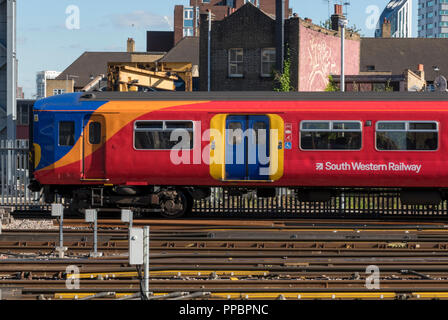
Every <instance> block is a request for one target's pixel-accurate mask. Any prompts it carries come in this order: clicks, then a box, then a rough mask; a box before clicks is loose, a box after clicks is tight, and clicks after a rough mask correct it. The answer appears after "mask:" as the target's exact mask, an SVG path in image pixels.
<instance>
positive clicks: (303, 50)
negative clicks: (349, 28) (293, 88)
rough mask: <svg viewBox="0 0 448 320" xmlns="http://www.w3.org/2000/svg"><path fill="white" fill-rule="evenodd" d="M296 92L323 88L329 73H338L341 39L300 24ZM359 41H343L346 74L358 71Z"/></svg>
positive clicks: (355, 73) (354, 73) (321, 89)
mask: <svg viewBox="0 0 448 320" xmlns="http://www.w3.org/2000/svg"><path fill="white" fill-rule="evenodd" d="M299 32H300V52H299V91H324V90H325V88H326V87H327V84H328V76H329V75H330V74H335V75H339V74H341V38H340V37H334V36H331V35H326V34H323V33H321V32H318V31H314V30H312V29H309V28H307V27H305V26H303V25H302V24H300V31H299ZM360 48H361V46H360V41H358V40H346V41H345V59H344V60H345V74H346V75H357V74H359V63H360Z"/></svg>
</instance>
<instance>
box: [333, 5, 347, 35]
mask: <svg viewBox="0 0 448 320" xmlns="http://www.w3.org/2000/svg"><path fill="white" fill-rule="evenodd" d="M343 18H344V15H343V13H342V5H340V4H335V5H334V14H333V15H332V16H331V29H332V30H334V31H339V20H342V19H343Z"/></svg>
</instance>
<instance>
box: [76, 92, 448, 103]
mask: <svg viewBox="0 0 448 320" xmlns="http://www.w3.org/2000/svg"><path fill="white" fill-rule="evenodd" d="M80 100H81V101H111V100H112V101H113V100H121V101H126V100H127V101H134V100H154V101H163V100H167V101H176V100H181V101H189V100H191V101H195V100H201V101H204V100H208V101H244V100H247V101H266V100H267V101H269V100H273V101H448V92H381V93H378V92H274V91H272V92H271V91H251V92H244V91H214V92H205V91H196V92H89V93H85V94H84V95H82V96H80Z"/></svg>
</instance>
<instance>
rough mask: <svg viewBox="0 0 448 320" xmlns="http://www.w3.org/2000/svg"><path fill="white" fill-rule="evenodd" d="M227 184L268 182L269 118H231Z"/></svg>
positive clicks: (228, 128) (227, 136) (228, 130)
mask: <svg viewBox="0 0 448 320" xmlns="http://www.w3.org/2000/svg"><path fill="white" fill-rule="evenodd" d="M225 161H226V163H225V170H226V180H269V117H268V116H258V115H257V116H252V115H251V116H228V117H227V119H226V144H225Z"/></svg>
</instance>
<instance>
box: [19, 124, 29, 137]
mask: <svg viewBox="0 0 448 320" xmlns="http://www.w3.org/2000/svg"><path fill="white" fill-rule="evenodd" d="M29 128H30V127H29V126H19V125H18V126H17V127H16V137H17V139H29V137H30V136H29Z"/></svg>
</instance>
